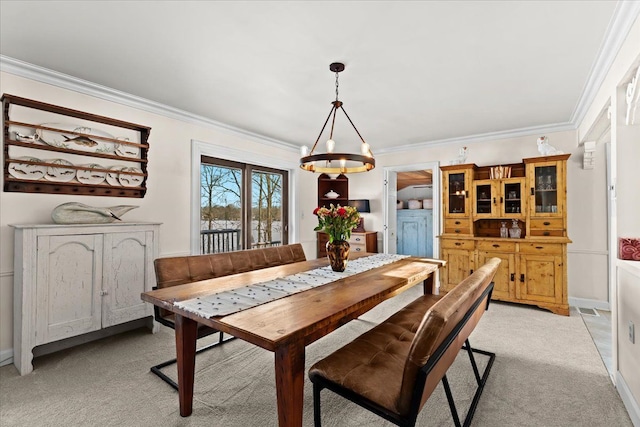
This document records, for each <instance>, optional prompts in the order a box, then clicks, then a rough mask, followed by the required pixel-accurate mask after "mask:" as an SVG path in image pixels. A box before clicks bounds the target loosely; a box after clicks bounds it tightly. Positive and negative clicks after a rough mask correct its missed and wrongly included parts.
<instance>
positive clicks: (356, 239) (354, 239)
mask: <svg viewBox="0 0 640 427" xmlns="http://www.w3.org/2000/svg"><path fill="white" fill-rule="evenodd" d="M366 242H367V238H366V236H365V235H364V234H355V233H351V238H350V239H349V244H350V245H352V246H353V245H357V244H358V243H361V244H363V245H364V244H366Z"/></svg>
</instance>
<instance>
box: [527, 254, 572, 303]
mask: <svg viewBox="0 0 640 427" xmlns="http://www.w3.org/2000/svg"><path fill="white" fill-rule="evenodd" d="M519 271H520V278H518V279H519V280H520V283H519V289H520V295H519V296H518V297H519V298H520V299H524V300H530V301H541V302H552V303H562V288H563V286H562V257H559V256H553V255H521V256H520V268H519Z"/></svg>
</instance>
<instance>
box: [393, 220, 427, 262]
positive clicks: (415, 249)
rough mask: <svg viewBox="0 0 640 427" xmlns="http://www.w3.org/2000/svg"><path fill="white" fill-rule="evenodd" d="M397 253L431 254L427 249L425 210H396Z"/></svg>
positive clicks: (422, 255)
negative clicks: (415, 211) (416, 211)
mask: <svg viewBox="0 0 640 427" xmlns="http://www.w3.org/2000/svg"><path fill="white" fill-rule="evenodd" d="M397 218H398V251H397V252H398V253H399V254H404V255H413V256H421V257H424V256H431V254H430V253H429V252H430V251H428V247H427V246H428V244H427V242H428V240H429V238H428V232H427V211H423V210H420V211H418V213H414V212H411V211H407V212H398V217H397Z"/></svg>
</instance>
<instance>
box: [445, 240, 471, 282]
mask: <svg viewBox="0 0 640 427" xmlns="http://www.w3.org/2000/svg"><path fill="white" fill-rule="evenodd" d="M442 259H444V260H445V261H446V262H447V265H446V266H445V274H443V287H444V289H443V290H445V291H450V290H451V289H453V288H454V287H455V286H456V285H457V284H458V283H460V282H462V281H463V280H464V279H465V278H467V277H468V276H469V275H470V274H471V270H472V269H473V252H471V251H465V250H458V249H445V250H443V251H442Z"/></svg>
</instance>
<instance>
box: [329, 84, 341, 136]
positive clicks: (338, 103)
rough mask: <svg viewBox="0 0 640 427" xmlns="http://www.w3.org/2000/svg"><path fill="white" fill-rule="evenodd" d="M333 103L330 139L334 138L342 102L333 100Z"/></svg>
mask: <svg viewBox="0 0 640 427" xmlns="http://www.w3.org/2000/svg"><path fill="white" fill-rule="evenodd" d="M336 74H337V73H336ZM332 104H333V120H331V133H330V134H329V139H333V127H334V126H335V124H336V114H338V108H340V106H341V105H342V103H341V102H340V101H338V100H336V101H335V102H332Z"/></svg>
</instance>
